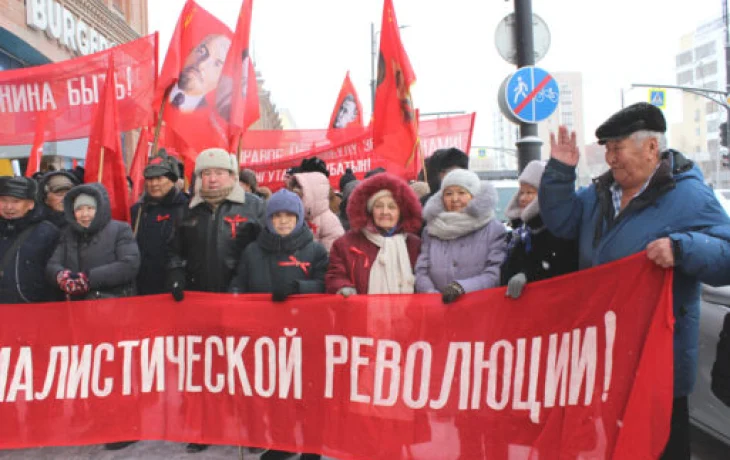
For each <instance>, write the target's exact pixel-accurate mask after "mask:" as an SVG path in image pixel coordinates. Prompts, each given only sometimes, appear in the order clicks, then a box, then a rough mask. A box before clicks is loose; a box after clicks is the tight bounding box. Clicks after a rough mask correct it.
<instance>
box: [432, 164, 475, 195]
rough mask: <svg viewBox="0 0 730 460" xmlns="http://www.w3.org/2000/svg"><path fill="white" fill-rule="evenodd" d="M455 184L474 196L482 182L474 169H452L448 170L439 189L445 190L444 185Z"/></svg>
mask: <svg viewBox="0 0 730 460" xmlns="http://www.w3.org/2000/svg"><path fill="white" fill-rule="evenodd" d="M452 185H457V186H459V187H461V188H463V189H464V190H466V191H467V192H469V194H470V195H471V196H476V195H477V193H479V190H480V189H481V187H482V183H481V181H480V180H479V176H477V174H476V173H475V172H474V171H469V170H468V169H454V170H452V171H451V172H449V173H448V174H447V175H446V177H444V180H443V181H441V190H445V189H446V187H450V186H452Z"/></svg>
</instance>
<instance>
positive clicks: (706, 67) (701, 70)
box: [695, 61, 717, 80]
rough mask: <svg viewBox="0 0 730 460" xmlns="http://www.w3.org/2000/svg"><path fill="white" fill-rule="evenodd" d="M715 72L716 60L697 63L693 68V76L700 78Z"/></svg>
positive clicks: (712, 74) (710, 75)
mask: <svg viewBox="0 0 730 460" xmlns="http://www.w3.org/2000/svg"><path fill="white" fill-rule="evenodd" d="M716 74H717V61H712V62H708V63H706V64H699V65H697V68H696V69H695V76H696V77H697V78H698V79H699V80H702V79H704V78H708V77H712V76H714V75H716Z"/></svg>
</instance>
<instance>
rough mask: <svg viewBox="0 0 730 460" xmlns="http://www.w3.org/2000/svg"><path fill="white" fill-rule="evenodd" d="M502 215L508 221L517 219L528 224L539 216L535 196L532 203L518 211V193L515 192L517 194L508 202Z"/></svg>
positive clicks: (538, 204) (538, 206) (538, 207)
mask: <svg viewBox="0 0 730 460" xmlns="http://www.w3.org/2000/svg"><path fill="white" fill-rule="evenodd" d="M504 215H505V216H506V217H507V218H508V219H509V220H510V221H515V220H517V219H519V220H521V221H522V222H525V223H529V222H530V221H531V220H532V219H534V218H535V217H537V216H539V215H540V203H539V202H538V199H537V196H535V199H534V200H532V203H530V204H528V205H527V206H526V207H525V209H520V191H519V190H517V193H515V194H514V196H513V197H512V199H511V200H510V201H509V204H508V205H507V209H505V211H504Z"/></svg>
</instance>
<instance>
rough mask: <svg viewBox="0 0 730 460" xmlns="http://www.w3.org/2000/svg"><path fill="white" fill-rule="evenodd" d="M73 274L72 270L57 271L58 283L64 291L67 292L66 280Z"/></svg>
mask: <svg viewBox="0 0 730 460" xmlns="http://www.w3.org/2000/svg"><path fill="white" fill-rule="evenodd" d="M70 276H71V270H61V271H59V272H58V273H56V284H58V287H59V288H60V289H61V290H62V291H63V292H66V282H67V281H68V279H69V277H70Z"/></svg>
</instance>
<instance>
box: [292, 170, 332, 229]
mask: <svg viewBox="0 0 730 460" xmlns="http://www.w3.org/2000/svg"><path fill="white" fill-rule="evenodd" d="M294 178H295V179H296V180H297V183H299V186H300V187H301V188H302V203H303V204H304V215H305V217H306V219H307V220H312V218H314V217H316V216H318V215H320V214H322V213H323V212H325V211H327V210H328V209H329V208H330V181H329V179H328V178H327V176H325V175H324V174H322V173H320V172H305V173H297V174H294Z"/></svg>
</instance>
